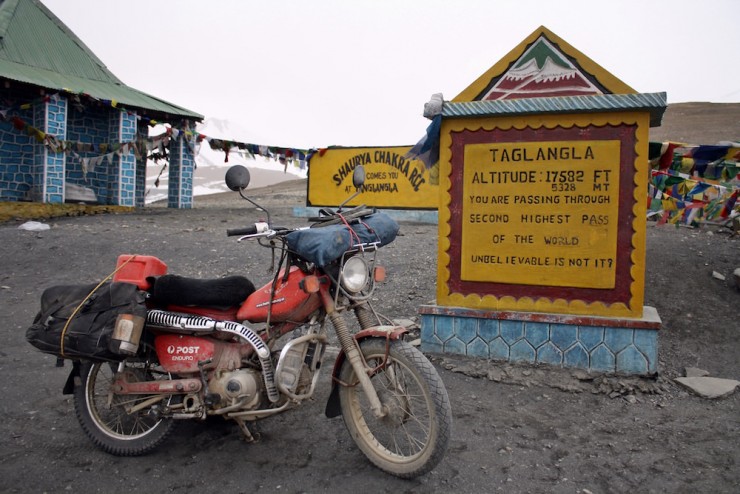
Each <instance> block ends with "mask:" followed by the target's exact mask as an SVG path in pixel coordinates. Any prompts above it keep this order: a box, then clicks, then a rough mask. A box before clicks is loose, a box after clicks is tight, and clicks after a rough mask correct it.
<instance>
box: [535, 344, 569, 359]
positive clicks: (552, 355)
mask: <svg viewBox="0 0 740 494" xmlns="http://www.w3.org/2000/svg"><path fill="white" fill-rule="evenodd" d="M537 362H540V363H543V364H550V365H562V364H563V352H561V351H560V350H558V347H556V346H555V345H553V344H552V342H550V341H548V342H547V343H545V344H544V345H542V346H541V347H539V348H538V349H537Z"/></svg>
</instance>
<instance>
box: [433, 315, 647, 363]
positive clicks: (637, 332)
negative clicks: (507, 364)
mask: <svg viewBox="0 0 740 494" xmlns="http://www.w3.org/2000/svg"><path fill="white" fill-rule="evenodd" d="M419 313H420V315H421V348H422V350H423V351H425V352H430V353H454V354H458V355H469V356H471V357H482V358H490V359H494V360H508V361H511V362H529V363H533V364H535V363H542V364H550V365H556V366H560V367H573V368H579V369H585V370H587V371H595V372H607V373H610V372H614V373H622V374H642V375H647V374H655V373H656V372H657V370H658V330H659V329H660V325H661V321H660V317H658V313H657V311H656V310H655V309H654V308H652V307H645V308H644V310H643V317H642V318H640V319H617V318H608V317H588V316H586V317H584V316H573V315H568V314H540V313H526V312H521V313H519V312H493V311H485V310H474V309H465V308H457V307H440V306H436V305H424V306H421V308H420V309H419Z"/></svg>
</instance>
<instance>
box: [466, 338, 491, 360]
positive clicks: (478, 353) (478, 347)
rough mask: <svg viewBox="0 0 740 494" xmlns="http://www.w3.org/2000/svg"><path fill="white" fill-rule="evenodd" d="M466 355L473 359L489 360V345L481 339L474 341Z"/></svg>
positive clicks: (469, 344)
mask: <svg viewBox="0 0 740 494" xmlns="http://www.w3.org/2000/svg"><path fill="white" fill-rule="evenodd" d="M465 353H466V354H467V355H470V356H473V357H481V358H488V357H489V350H488V343H486V342H485V341H483V340H482V339H480V338H475V339H474V340H473V341H471V342H470V343H468V349H467V351H466V352H465Z"/></svg>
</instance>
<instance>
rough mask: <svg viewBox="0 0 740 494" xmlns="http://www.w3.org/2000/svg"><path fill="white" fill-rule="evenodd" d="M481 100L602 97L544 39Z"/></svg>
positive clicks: (601, 92)
mask: <svg viewBox="0 0 740 494" xmlns="http://www.w3.org/2000/svg"><path fill="white" fill-rule="evenodd" d="M492 82H493V85H492V86H491V87H490V88H489V89H488V90H487V91H486V92H485V93H484V94H483V95H481V97H480V98H478V99H480V100H505V99H520V98H542V97H552V96H583V95H594V94H604V91H602V90H601V89H600V88H599V87H598V86H597V85H596V84H595V83H594V82H595V79H593V77H591V76H589V75H588V74H585V73H584V72H583V71H582V70H581V69H580V68H579V67H577V66H576V65H575V64H574V63H573V62H571V60H570V59H569V58H568V57H567V56H565V55H564V54H563V53H561V51H560V50H559V49H558V48H557V47H556V46H555V45H553V44H552V43H550V41H548V40H547V38H545V37H544V36H540V37H539V38H538V39H537V41H535V42H534V43H532V45H531V46H530V47H529V48H528V49H527V50H526V51H525V52H524V53H523V54H522V56H521V57H520V58H519V59H518V60H517V62H516V63H515V64H514V65H513V66H512V67H511V68H509V70H507V71H506V72H505V73H504V74H502V75H501V77H500V78H498V80H494V81H492Z"/></svg>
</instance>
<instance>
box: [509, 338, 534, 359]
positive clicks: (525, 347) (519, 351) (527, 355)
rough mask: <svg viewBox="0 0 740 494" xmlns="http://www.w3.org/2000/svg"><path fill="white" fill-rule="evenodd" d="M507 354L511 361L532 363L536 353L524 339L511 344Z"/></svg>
mask: <svg viewBox="0 0 740 494" xmlns="http://www.w3.org/2000/svg"><path fill="white" fill-rule="evenodd" d="M509 355H510V357H509V358H510V359H511V360H512V361H526V362H530V363H532V364H533V363H534V359H535V355H536V354H535V351H534V348H532V345H530V344H529V343H527V341H526V340H519V341H517V342H516V343H514V344H513V345H512V346H511V351H510V352H509Z"/></svg>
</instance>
